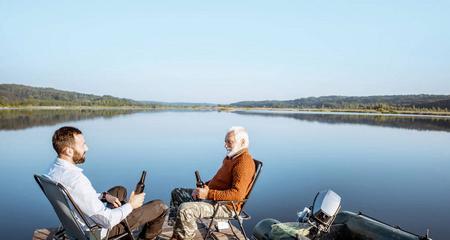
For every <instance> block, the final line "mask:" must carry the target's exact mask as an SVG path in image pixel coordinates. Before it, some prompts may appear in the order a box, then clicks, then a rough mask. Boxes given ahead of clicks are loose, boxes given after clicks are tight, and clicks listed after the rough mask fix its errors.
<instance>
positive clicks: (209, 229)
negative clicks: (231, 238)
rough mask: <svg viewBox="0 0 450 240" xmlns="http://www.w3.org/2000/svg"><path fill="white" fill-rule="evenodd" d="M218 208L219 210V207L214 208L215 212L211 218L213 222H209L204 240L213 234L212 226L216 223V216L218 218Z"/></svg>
mask: <svg viewBox="0 0 450 240" xmlns="http://www.w3.org/2000/svg"><path fill="white" fill-rule="evenodd" d="M217 210H219V207H216V209H214V213H213V216H212V218H211V222H209V226H208V229H206V234H205V237H204V238H203V239H204V240H207V239H208V237H209V235H210V234H211V227H212V225H213V223H214V218H216V215H217Z"/></svg>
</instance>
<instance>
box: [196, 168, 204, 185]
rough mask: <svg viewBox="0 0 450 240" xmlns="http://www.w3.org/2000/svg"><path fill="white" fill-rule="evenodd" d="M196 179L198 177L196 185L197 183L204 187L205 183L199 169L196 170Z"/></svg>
mask: <svg viewBox="0 0 450 240" xmlns="http://www.w3.org/2000/svg"><path fill="white" fill-rule="evenodd" d="M195 179H196V183H195V185H197V187H198V188H203V187H204V186H205V183H204V182H203V181H202V179H201V178H200V173H199V172H198V170H197V171H195Z"/></svg>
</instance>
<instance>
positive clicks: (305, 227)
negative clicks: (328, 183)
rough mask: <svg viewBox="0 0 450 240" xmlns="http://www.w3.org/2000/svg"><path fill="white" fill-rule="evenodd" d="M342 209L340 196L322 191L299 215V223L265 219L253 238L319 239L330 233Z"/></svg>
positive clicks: (265, 239) (259, 239) (254, 230)
mask: <svg viewBox="0 0 450 240" xmlns="http://www.w3.org/2000/svg"><path fill="white" fill-rule="evenodd" d="M340 209H341V197H340V196H339V195H337V194H336V193H335V192H333V191H332V190H324V191H320V192H318V193H317V194H316V196H315V197H314V201H313V205H312V206H311V207H309V208H304V209H303V211H301V212H299V213H298V214H297V215H298V222H296V223H295V222H293V223H292V222H291V223H281V222H279V221H278V220H275V219H270V218H268V219H264V220H262V221H260V222H258V224H256V226H255V228H254V229H253V237H254V238H255V239H258V240H270V239H317V238H319V237H320V235H321V233H327V232H329V231H330V227H331V224H333V221H334V220H335V219H336V216H337V214H338V213H339V210H340ZM274 224H277V225H274ZM286 237H287V238H286Z"/></svg>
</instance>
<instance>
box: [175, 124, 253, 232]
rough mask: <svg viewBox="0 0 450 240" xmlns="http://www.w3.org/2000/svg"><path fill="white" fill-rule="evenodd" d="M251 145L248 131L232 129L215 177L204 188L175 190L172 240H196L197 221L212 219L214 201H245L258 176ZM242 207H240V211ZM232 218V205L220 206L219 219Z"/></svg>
mask: <svg viewBox="0 0 450 240" xmlns="http://www.w3.org/2000/svg"><path fill="white" fill-rule="evenodd" d="M248 146H249V139H248V133H247V131H246V130H245V128H243V127H232V128H230V129H229V130H228V132H227V134H226V136H225V148H226V150H227V155H226V156H225V159H224V160H223V162H222V166H221V167H220V168H219V170H218V171H217V173H216V175H215V176H214V177H213V178H212V179H211V180H209V181H207V182H206V184H205V186H204V187H203V188H199V187H197V188H196V189H186V188H176V189H174V190H173V191H172V198H171V201H170V213H169V224H172V225H174V228H173V236H172V239H193V238H194V237H195V231H196V230H197V224H196V221H197V219H199V218H208V217H212V215H213V213H214V202H213V201H220V200H244V198H245V196H246V195H247V193H248V191H249V189H250V184H251V182H252V179H253V176H254V174H255V163H254V161H253V158H252V156H251V155H250V153H249V152H248ZM199 200H200V201H199ZM240 207H241V205H239V204H238V205H237V208H238V209H237V210H238V211H239V210H240ZM233 215H234V212H233V208H232V206H231V205H230V206H228V205H227V206H225V205H224V206H219V209H218V211H217V214H216V217H218V218H221V217H222V218H228V217H233Z"/></svg>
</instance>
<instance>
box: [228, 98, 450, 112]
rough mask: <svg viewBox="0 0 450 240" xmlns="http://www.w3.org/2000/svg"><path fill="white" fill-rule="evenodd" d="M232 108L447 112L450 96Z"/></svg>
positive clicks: (247, 103)
mask: <svg viewBox="0 0 450 240" xmlns="http://www.w3.org/2000/svg"><path fill="white" fill-rule="evenodd" d="M229 106H232V107H250V108H252V107H259V108H297V109H354V110H373V111H378V112H392V111H433V112H448V110H449V109H450V95H427V94H420V95H389V96H368V97H346V96H325V97H309V98H300V99H295V100H287V101H271V100H268V101H243V102H237V103H232V104H230V105H229Z"/></svg>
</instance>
